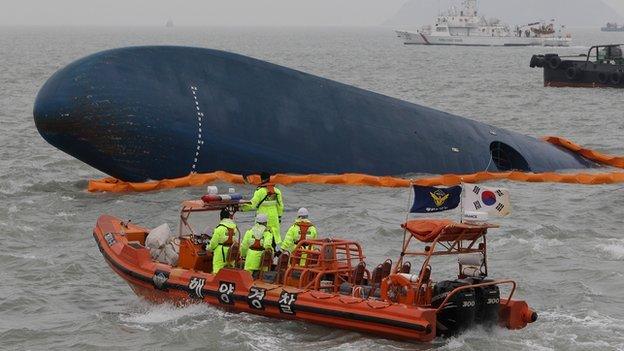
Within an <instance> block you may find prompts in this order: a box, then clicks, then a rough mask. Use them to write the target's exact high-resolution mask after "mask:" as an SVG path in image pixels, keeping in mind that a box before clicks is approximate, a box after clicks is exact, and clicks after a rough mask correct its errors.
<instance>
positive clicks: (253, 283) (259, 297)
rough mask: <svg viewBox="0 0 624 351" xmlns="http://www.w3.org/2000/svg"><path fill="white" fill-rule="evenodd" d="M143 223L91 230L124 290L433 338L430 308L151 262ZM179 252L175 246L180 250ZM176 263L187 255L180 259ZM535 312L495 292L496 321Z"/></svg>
mask: <svg viewBox="0 0 624 351" xmlns="http://www.w3.org/2000/svg"><path fill="white" fill-rule="evenodd" d="M147 233H148V230H147V229H145V228H142V227H139V226H137V225H134V224H130V223H126V224H124V223H122V221H120V220H119V219H118V218H115V217H112V216H108V215H102V216H100V218H98V221H97V224H96V226H95V228H94V230H93V236H94V239H95V241H96V243H97V245H98V248H99V250H100V252H101V253H102V255H103V256H104V259H105V261H106V262H107V264H108V265H109V266H110V267H111V269H112V270H113V271H114V272H115V273H117V274H118V275H119V276H120V277H121V278H123V279H124V280H125V281H126V282H127V283H128V285H129V286H130V287H131V289H132V290H133V291H134V292H135V293H136V294H137V295H138V296H141V297H143V298H145V299H146V300H149V301H152V302H155V303H162V302H173V303H175V304H188V303H208V304H211V305H215V306H218V307H221V308H224V309H226V310H229V311H232V312H246V313H252V314H258V315H262V316H266V317H271V318H280V319H289V320H299V321H304V322H310V323H316V324H320V325H323V326H326V327H336V328H342V329H349V330H354V331H358V332H361V333H365V334H371V335H378V336H382V337H386V338H392V339H400V340H409V341H419V342H428V341H431V340H433V339H434V338H435V337H436V328H437V311H436V309H435V308H432V307H430V306H425V307H419V306H416V305H406V304H401V303H390V302H386V301H383V300H380V299H376V298H369V299H366V298H360V297H354V296H352V295H346V294H338V293H334V292H331V291H323V289H322V288H321V290H311V289H305V288H303V289H300V288H297V287H294V286H290V285H283V284H277V283H276V284H273V283H270V282H267V281H264V280H261V279H254V278H253V277H252V275H251V274H250V273H249V272H247V271H245V270H242V269H234V268H223V269H221V270H220V271H219V272H218V273H217V274H211V273H206V272H204V271H202V270H196V269H193V268H181V267H178V266H176V267H173V266H170V265H167V264H163V263H159V262H155V261H153V260H152V259H151V256H150V252H149V250H148V249H147V248H146V247H144V246H143V245H142V244H141V240H145V237H146V235H147ZM181 256H182V251H181ZM180 262H187V261H185V260H182V257H181V258H180ZM535 318H536V314H535V313H534V312H533V311H532V310H531V309H530V308H529V307H528V305H527V304H526V302H524V301H519V300H506V299H501V301H500V306H499V318H498V319H499V323H500V324H501V326H504V327H507V328H509V329H520V328H524V327H525V326H526V325H527V324H528V323H531V322H533V321H534V320H535Z"/></svg>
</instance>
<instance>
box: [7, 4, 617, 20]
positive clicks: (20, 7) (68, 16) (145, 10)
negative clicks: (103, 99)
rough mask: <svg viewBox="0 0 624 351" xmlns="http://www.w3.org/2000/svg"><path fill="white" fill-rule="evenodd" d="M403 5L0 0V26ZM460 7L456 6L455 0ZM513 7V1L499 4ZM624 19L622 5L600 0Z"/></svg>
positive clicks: (324, 14)
mask: <svg viewBox="0 0 624 351" xmlns="http://www.w3.org/2000/svg"><path fill="white" fill-rule="evenodd" d="M406 1H407V0H179V1H171V0H169V1H167V0H0V25H138V26H161V25H163V24H164V23H165V21H166V20H167V19H168V18H172V19H173V20H174V22H175V24H176V25H215V26H223V25H231V26H241V25H248V26H265V25H269V26H271V25H276V26H280V25H282V26H290V25H295V26H296V25H318V26H324V25H338V26H368V25H378V24H380V23H382V22H384V21H385V20H386V19H388V18H390V17H391V16H392V15H394V14H395V13H396V11H397V10H398V9H399V8H400V7H401V5H402V4H403V3H405V2H406ZM458 1H459V0H458ZM501 1H514V0H501ZM604 2H605V3H608V4H609V5H611V6H613V7H614V8H616V9H617V10H618V11H619V12H620V13H622V14H624V0H604Z"/></svg>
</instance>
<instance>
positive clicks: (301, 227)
mask: <svg viewBox="0 0 624 351" xmlns="http://www.w3.org/2000/svg"><path fill="white" fill-rule="evenodd" d="M308 216H309V213H308V210H307V209H306V208H304V207H302V208H300V209H299V210H298V211H297V219H295V223H294V224H293V225H292V226H291V227H290V228H288V231H287V232H286V236H285V237H284V240H283V241H282V245H281V247H282V249H284V250H286V251H290V252H292V251H293V250H294V249H295V247H296V246H297V244H298V243H299V241H301V240H305V239H316V237H317V232H316V227H314V224H312V222H310V220H309V219H308Z"/></svg>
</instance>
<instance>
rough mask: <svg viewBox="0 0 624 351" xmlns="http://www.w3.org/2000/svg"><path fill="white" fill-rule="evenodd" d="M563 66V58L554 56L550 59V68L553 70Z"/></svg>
mask: <svg viewBox="0 0 624 351" xmlns="http://www.w3.org/2000/svg"><path fill="white" fill-rule="evenodd" d="M560 65H561V58H560V57H559V56H552V57H550V58H548V66H549V67H550V68H551V69H557V68H559V66H560Z"/></svg>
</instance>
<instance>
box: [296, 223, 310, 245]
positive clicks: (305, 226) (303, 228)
mask: <svg viewBox="0 0 624 351" xmlns="http://www.w3.org/2000/svg"><path fill="white" fill-rule="evenodd" d="M295 225H296V226H298V227H299V239H298V240H296V241H295V245H297V244H299V242H300V241H301V240H305V239H306V237H307V235H308V231H309V229H310V227H313V226H314V224H312V222H309V221H301V222H297V223H295Z"/></svg>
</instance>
